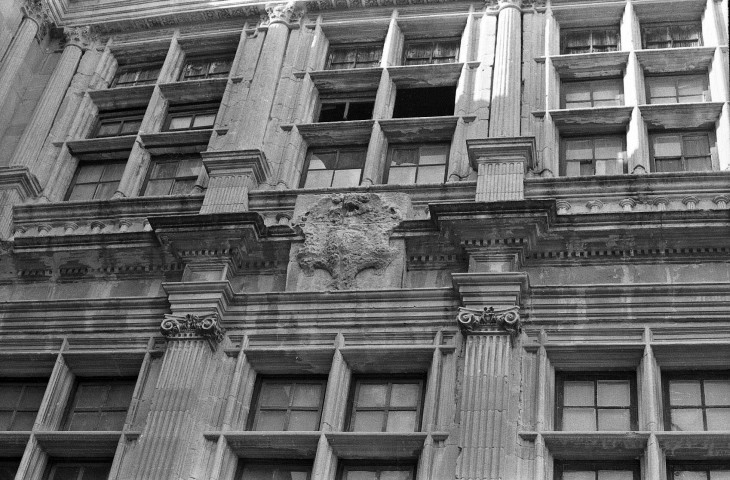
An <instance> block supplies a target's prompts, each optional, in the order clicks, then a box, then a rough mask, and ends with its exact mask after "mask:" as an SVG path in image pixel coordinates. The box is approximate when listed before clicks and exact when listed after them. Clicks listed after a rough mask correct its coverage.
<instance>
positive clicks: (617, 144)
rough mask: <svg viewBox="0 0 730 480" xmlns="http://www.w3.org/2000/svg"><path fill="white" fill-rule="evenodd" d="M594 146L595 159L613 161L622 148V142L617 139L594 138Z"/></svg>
mask: <svg viewBox="0 0 730 480" xmlns="http://www.w3.org/2000/svg"><path fill="white" fill-rule="evenodd" d="M594 145H595V148H596V153H595V156H596V157H595V158H602V159H611V160H614V159H616V157H617V156H618V154H619V152H620V151H621V149H622V148H623V141H622V140H621V138H618V137H606V138H596V139H595V140H594Z"/></svg>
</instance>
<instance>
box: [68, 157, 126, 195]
mask: <svg viewBox="0 0 730 480" xmlns="http://www.w3.org/2000/svg"><path fill="white" fill-rule="evenodd" d="M126 165H127V162H126V161H119V162H84V163H81V164H79V167H78V168H77V169H76V174H75V175H74V179H73V181H72V182H71V188H69V191H68V194H66V200H69V201H74V200H108V199H110V198H112V196H113V195H114V192H116V191H117V188H118V187H119V181H120V180H121V179H122V174H123V173H124V167H125V166H126Z"/></svg>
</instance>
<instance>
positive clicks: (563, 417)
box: [556, 373, 637, 432]
mask: <svg viewBox="0 0 730 480" xmlns="http://www.w3.org/2000/svg"><path fill="white" fill-rule="evenodd" d="M556 389H557V392H558V393H557V395H558V398H557V402H556V406H557V422H556V423H557V425H559V427H560V430H570V431H580V432H594V431H623V432H626V431H630V430H635V429H636V417H637V415H636V405H637V401H636V380H635V378H634V376H633V374H629V373H625V374H595V375H594V374H590V375H585V374H575V375H574V374H561V375H559V376H558V377H557V384H556Z"/></svg>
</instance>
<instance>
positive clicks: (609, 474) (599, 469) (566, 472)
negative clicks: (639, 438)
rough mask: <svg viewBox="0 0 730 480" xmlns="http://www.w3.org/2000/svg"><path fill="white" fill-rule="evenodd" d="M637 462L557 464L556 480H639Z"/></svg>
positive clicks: (568, 462) (560, 462) (558, 462)
mask: <svg viewBox="0 0 730 480" xmlns="http://www.w3.org/2000/svg"><path fill="white" fill-rule="evenodd" d="M640 478H641V470H640V468H639V465H638V464H637V463H636V462H632V461H624V462H572V461H557V462H555V480H639V479H640Z"/></svg>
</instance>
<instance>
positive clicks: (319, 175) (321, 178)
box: [304, 170, 334, 188]
mask: <svg viewBox="0 0 730 480" xmlns="http://www.w3.org/2000/svg"><path fill="white" fill-rule="evenodd" d="M333 174H334V172H333V171H332V170H314V171H312V170H310V171H309V172H307V178H306V180H305V181H304V188H326V187H329V186H330V185H331V184H332V175H333Z"/></svg>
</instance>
